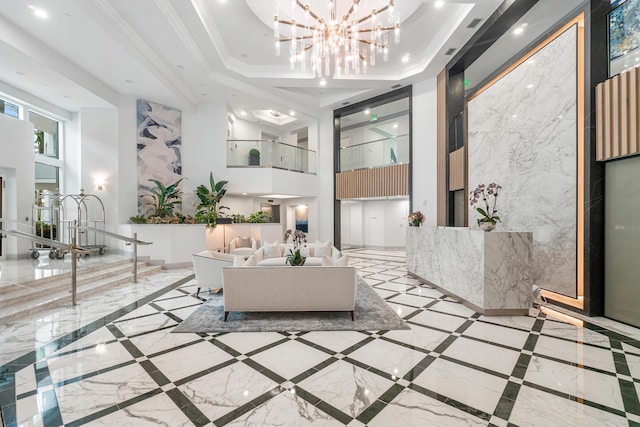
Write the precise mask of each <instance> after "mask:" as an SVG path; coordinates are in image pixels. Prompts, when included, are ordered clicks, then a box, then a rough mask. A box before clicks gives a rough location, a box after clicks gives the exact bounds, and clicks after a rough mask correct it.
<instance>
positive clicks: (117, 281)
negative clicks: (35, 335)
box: [0, 263, 162, 322]
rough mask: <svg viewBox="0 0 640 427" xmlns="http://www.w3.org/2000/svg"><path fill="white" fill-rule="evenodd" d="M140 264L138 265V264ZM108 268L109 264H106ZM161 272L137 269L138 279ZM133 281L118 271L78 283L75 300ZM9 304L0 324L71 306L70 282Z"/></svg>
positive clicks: (129, 274) (127, 273) (157, 268)
mask: <svg viewBox="0 0 640 427" xmlns="http://www.w3.org/2000/svg"><path fill="white" fill-rule="evenodd" d="M139 264H140V263H139ZM107 266H110V264H107ZM160 271H162V266H149V265H142V266H140V267H138V278H139V279H140V278H143V277H147V276H150V275H153V274H157V273H159V272H160ZM132 281H133V274H132V272H131V271H130V269H127V270H126V271H120V272H119V273H117V274H112V275H109V276H108V277H102V278H100V279H99V280H95V279H92V280H87V281H85V283H83V284H82V285H81V284H79V283H78V286H77V293H76V299H77V301H78V302H81V301H82V298H83V297H87V296H90V295H93V294H96V293H98V292H102V291H105V290H107V289H110V288H116V287H118V286H119V285H122V284H124V283H130V282H132ZM11 299H12V301H11V304H10V305H6V306H4V307H2V309H1V310H0V322H6V321H11V320H14V319H17V318H21V317H24V316H27V315H30V314H33V313H37V312H40V311H42V310H45V309H50V308H55V307H61V306H71V304H72V297H71V280H70V279H69V280H68V281H67V282H65V283H64V284H63V285H62V286H61V287H58V286H57V287H55V291H53V292H48V293H38V292H36V293H32V294H28V295H26V296H24V295H23V296H21V297H16V298H15V299H14V298H11Z"/></svg>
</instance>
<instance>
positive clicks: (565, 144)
mask: <svg viewBox="0 0 640 427" xmlns="http://www.w3.org/2000/svg"><path fill="white" fill-rule="evenodd" d="M577 70H578V68H577V26H573V27H571V28H569V29H568V30H567V31H565V32H564V33H562V34H561V35H559V36H558V37H557V38H555V39H554V40H553V41H551V42H550V43H548V44H547V45H546V46H545V47H543V48H542V49H541V50H539V51H538V52H537V53H535V54H534V55H533V56H531V57H530V58H529V59H527V60H526V61H524V62H523V63H522V64H520V65H519V66H517V67H515V68H514V69H513V70H512V71H510V72H509V73H507V74H506V75H504V76H503V77H502V78H501V79H500V80H498V81H496V82H495V83H494V84H493V85H491V86H489V87H488V88H487V89H486V90H485V91H483V92H482V93H480V94H479V95H478V96H476V97H474V98H473V99H471V100H470V101H469V102H468V104H467V114H468V142H467V144H468V145H467V146H468V150H469V154H468V168H469V171H468V179H469V181H468V184H469V190H472V189H474V188H475V187H476V185H478V184H481V183H485V184H489V183H490V182H496V183H498V184H500V185H502V187H503V188H502V191H501V193H500V196H499V200H498V212H499V215H500V217H501V218H502V220H503V222H502V224H500V225H499V229H501V230H510V231H531V232H533V239H534V253H533V279H534V283H535V284H537V285H538V286H540V287H542V288H544V289H548V290H550V291H554V292H558V293H561V294H564V295H568V296H571V297H576V250H577V245H576V238H577V237H576V233H577V218H576V212H577V83H576V80H577ZM469 226H470V227H471V228H475V227H477V224H476V222H475V215H474V213H473V212H472V211H471V210H470V214H469Z"/></svg>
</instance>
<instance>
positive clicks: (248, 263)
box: [242, 256, 258, 267]
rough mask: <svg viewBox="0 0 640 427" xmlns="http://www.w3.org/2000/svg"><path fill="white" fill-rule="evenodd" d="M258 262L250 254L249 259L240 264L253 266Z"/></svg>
mask: <svg viewBox="0 0 640 427" xmlns="http://www.w3.org/2000/svg"><path fill="white" fill-rule="evenodd" d="M257 265H258V263H257V262H256V258H255V257H252V256H250V257H249V259H247V260H246V261H245V262H244V264H242V266H243V267H255V266H257Z"/></svg>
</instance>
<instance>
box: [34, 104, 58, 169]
mask: <svg viewBox="0 0 640 427" xmlns="http://www.w3.org/2000/svg"><path fill="white" fill-rule="evenodd" d="M29 121H30V122H31V123H33V127H34V131H33V133H34V135H33V150H34V152H35V153H36V154H41V155H43V156H46V157H51V158H54V159H58V158H59V156H60V150H59V140H58V138H59V135H60V124H59V123H58V122H57V121H56V120H53V119H50V118H48V117H45V116H42V115H40V114H38V113H35V112H33V111H29Z"/></svg>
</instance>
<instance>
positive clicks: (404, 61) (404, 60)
mask: <svg viewBox="0 0 640 427" xmlns="http://www.w3.org/2000/svg"><path fill="white" fill-rule="evenodd" d="M407 62H409V55H405V56H403V57H402V63H403V64H406V63H407Z"/></svg>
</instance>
